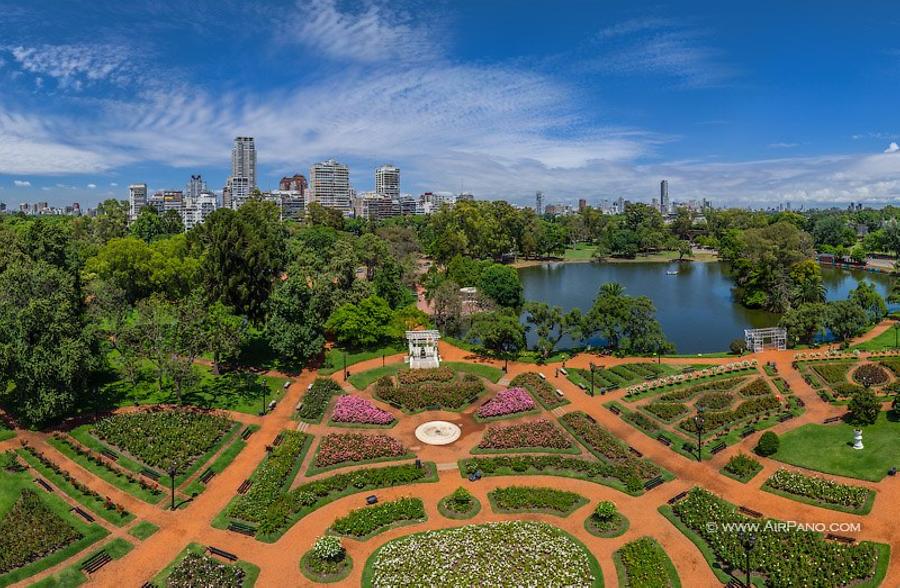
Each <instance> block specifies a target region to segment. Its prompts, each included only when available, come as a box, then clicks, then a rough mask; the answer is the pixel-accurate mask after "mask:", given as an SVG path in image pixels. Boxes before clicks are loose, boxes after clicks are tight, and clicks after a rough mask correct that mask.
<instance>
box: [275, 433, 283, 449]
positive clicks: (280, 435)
mask: <svg viewBox="0 0 900 588" xmlns="http://www.w3.org/2000/svg"><path fill="white" fill-rule="evenodd" d="M283 442H284V431H282V432H280V433H278V435H277V436H276V437H275V440H274V441H272V445H274V446H275V447H278V446H279V445H281V444H282V443H283Z"/></svg>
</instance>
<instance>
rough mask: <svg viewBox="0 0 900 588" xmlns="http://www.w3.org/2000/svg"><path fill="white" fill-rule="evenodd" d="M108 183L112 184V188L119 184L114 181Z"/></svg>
mask: <svg viewBox="0 0 900 588" xmlns="http://www.w3.org/2000/svg"><path fill="white" fill-rule="evenodd" d="M109 185H110V186H112V187H113V188H115V187H116V186H118V185H119V184H117V183H116V182H110V183H109Z"/></svg>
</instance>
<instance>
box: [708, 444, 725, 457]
mask: <svg viewBox="0 0 900 588" xmlns="http://www.w3.org/2000/svg"><path fill="white" fill-rule="evenodd" d="M726 447H728V446H727V445H725V444H724V443H719V444H718V445H714V446H713V448H712V449H710V450H709V451H710V453H712V454H713V455H715V454H717V453H719V452H720V451H722V450H724V449H725V448H726Z"/></svg>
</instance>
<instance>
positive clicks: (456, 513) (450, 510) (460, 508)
mask: <svg viewBox="0 0 900 588" xmlns="http://www.w3.org/2000/svg"><path fill="white" fill-rule="evenodd" d="M479 510H481V503H480V502H479V501H478V499H477V498H475V497H474V496H472V493H471V492H469V491H468V490H466V489H465V488H463V487H462V486H460V487H459V488H457V489H456V490H454V491H453V494H450V495H449V496H444V497H443V498H441V500H440V502H438V511H439V512H440V513H441V514H442V515H444V516H445V517H447V518H450V519H468V518H471V517H473V516H475V515H476V514H478V511H479Z"/></svg>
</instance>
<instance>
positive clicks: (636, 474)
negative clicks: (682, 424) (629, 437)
mask: <svg viewBox="0 0 900 588" xmlns="http://www.w3.org/2000/svg"><path fill="white" fill-rule="evenodd" d="M559 421H560V422H561V423H562V424H563V426H565V427H566V428H568V429H569V431H570V432H571V433H572V434H573V435H575V438H576V439H578V440H579V441H581V442H582V443H583V444H584V445H585V446H586V447H587V448H588V449H590V450H591V451H592V452H593V453H594V454H595V455H596V456H597V457H599V458H601V459H604V460H606V461H608V462H609V463H612V464H616V465H618V466H620V467H622V468H624V470H625V471H627V472H629V475H628V477H630V478H636V479H637V480H639V481H640V482H645V481H647V480H650V479H652V478H655V477H656V476H658V475H660V473H661V471H660V469H659V467H657V465H656V464H654V463H653V462H651V461H647V460H645V459H641V458H638V457H635V456H634V455H633V454H632V453H631V452H630V451H629V450H628V446H627V445H625V444H624V443H622V442H621V441H619V439H618V438H616V436H615V435H613V434H612V433H610V432H609V431H607V430H606V429H604V428H603V427H601V426H600V425H599V424H597V423H596V422H594V421H593V419H591V418H590V416H588V415H587V414H586V413H583V412H580V411H579V412H570V413H568V414H565V415H563V416H562V417H561V418H560V419H559Z"/></svg>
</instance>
